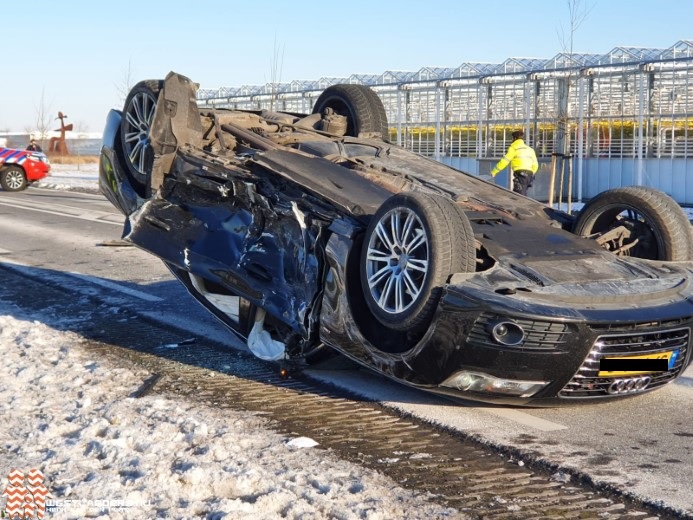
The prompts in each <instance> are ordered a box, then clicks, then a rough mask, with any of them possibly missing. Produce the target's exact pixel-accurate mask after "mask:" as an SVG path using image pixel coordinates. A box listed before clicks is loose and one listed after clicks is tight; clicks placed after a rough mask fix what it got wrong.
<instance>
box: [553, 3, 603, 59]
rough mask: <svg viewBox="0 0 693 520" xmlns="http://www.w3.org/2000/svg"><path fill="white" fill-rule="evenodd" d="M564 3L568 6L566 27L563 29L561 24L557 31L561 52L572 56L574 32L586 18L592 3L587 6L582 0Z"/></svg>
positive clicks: (592, 6)
mask: <svg viewBox="0 0 693 520" xmlns="http://www.w3.org/2000/svg"><path fill="white" fill-rule="evenodd" d="M566 5H567V7H568V29H567V30H566V29H564V27H563V25H561V26H559V28H558V29H557V32H558V39H559V41H560V42H561V48H562V50H563V52H565V53H566V54H568V55H570V56H571V57H572V55H573V46H574V44H575V33H576V32H577V30H578V29H579V28H580V26H581V25H582V22H584V21H585V19H587V16H588V15H589V14H590V12H591V11H592V9H593V8H594V4H592V5H591V6H589V7H587V6H584V5H583V4H582V0H566Z"/></svg>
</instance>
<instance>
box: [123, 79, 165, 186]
mask: <svg viewBox="0 0 693 520" xmlns="http://www.w3.org/2000/svg"><path fill="white" fill-rule="evenodd" d="M163 85H164V82H163V80H145V81H140V82H139V83H137V84H136V85H135V86H134V87H133V88H132V89H131V90H130V92H129V93H128V96H127V98H126V99H125V104H124V106H123V118H122V120H121V122H120V141H121V147H122V153H123V160H124V163H125V166H126V168H127V172H126V174H127V175H128V179H129V180H130V182H131V183H132V187H133V188H134V189H135V191H137V193H138V194H139V195H140V196H142V197H147V196H148V195H149V191H150V188H149V183H150V177H151V172H152V164H153V161H154V154H153V152H152V147H151V142H150V133H151V125H152V119H153V117H154V110H155V109H156V103H157V101H158V99H159V93H160V92H161V90H163Z"/></svg>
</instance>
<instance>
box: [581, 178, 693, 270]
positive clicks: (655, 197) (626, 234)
mask: <svg viewBox="0 0 693 520" xmlns="http://www.w3.org/2000/svg"><path fill="white" fill-rule="evenodd" d="M573 232H574V233H575V234H577V235H580V236H585V237H586V236H591V237H593V238H596V239H597V240H600V242H601V243H602V245H603V246H604V247H605V248H606V249H608V250H610V251H612V252H613V253H615V254H617V255H619V256H632V257H636V258H644V259H648V260H664V261H685V260H690V259H691V258H693V254H692V253H693V244H692V242H691V225H690V223H689V221H688V217H687V216H686V214H685V213H684V211H683V210H682V209H681V207H680V206H679V205H678V204H677V203H676V201H675V200H674V199H672V198H671V197H670V196H669V195H667V194H666V193H663V192H661V191H659V190H655V189H653V188H649V187H646V186H628V187H624V188H615V189H612V190H607V191H604V192H602V193H600V194H599V195H597V196H596V197H594V198H593V199H592V200H590V201H589V202H588V203H587V204H586V205H585V207H584V208H583V209H582V210H581V211H580V213H579V214H578V217H577V219H576V221H575V225H574V226H573Z"/></svg>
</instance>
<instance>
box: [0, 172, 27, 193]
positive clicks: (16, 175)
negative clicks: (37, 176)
mask: <svg viewBox="0 0 693 520" xmlns="http://www.w3.org/2000/svg"><path fill="white" fill-rule="evenodd" d="M28 185H29V183H28V181H27V178H26V174H25V173H24V170H22V169H21V168H20V167H19V166H7V167H5V169H4V170H2V172H0V186H2V189H3V190H5V191H22V190H25V189H26V187H27V186H28Z"/></svg>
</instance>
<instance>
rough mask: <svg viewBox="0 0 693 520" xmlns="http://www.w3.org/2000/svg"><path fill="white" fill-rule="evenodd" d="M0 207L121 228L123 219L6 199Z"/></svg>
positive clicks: (59, 205) (111, 214)
mask: <svg viewBox="0 0 693 520" xmlns="http://www.w3.org/2000/svg"><path fill="white" fill-rule="evenodd" d="M0 206H8V207H10V208H19V209H25V210H28V211H37V212H39V213H48V214H50V215H60V216H61V217H72V218H78V219H80V220H89V221H91V222H101V223H103V224H111V225H114V226H119V227H122V225H123V221H124V220H125V217H123V216H122V215H121V214H119V213H110V212H106V211H86V212H85V211H84V210H83V209H81V208H75V207H72V206H66V205H63V204H46V203H42V204H41V206H40V207H39V205H38V204H33V203H27V202H25V201H22V202H18V201H12V202H10V201H9V200H7V199H3V200H0ZM46 206H53V207H55V208H61V209H48V208H47V207H46Z"/></svg>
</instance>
